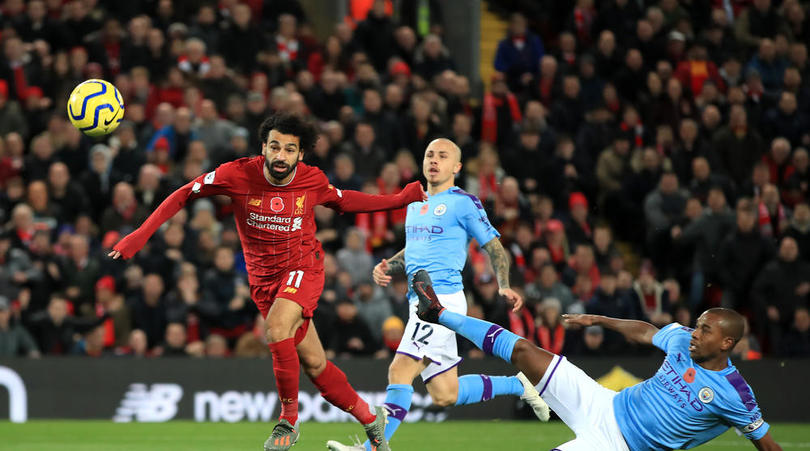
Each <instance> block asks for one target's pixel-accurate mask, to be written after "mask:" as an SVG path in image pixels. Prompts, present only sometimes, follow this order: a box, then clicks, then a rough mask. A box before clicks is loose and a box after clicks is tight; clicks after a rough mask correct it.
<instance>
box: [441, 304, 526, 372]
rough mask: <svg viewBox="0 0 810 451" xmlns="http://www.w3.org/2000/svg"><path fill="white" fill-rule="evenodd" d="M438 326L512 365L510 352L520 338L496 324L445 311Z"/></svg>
mask: <svg viewBox="0 0 810 451" xmlns="http://www.w3.org/2000/svg"><path fill="white" fill-rule="evenodd" d="M439 324H441V325H443V326H445V327H447V328H448V329H450V330H452V331H455V332H456V333H457V334H459V335H461V336H463V337H465V338H466V339H468V340H470V341H471V342H473V343H475V345H476V346H478V347H479V348H481V350H482V351H484V352H485V353H487V354H489V355H494V356H497V357H500V358H502V359H503V360H506V362H507V363H512V350H513V349H514V348H515V343H517V341H518V340H520V339H521V337H520V336H518V335H515V334H513V333H512V332H509V331H508V330H506V329H504V328H503V327H501V326H499V325H497V324H493V323H490V322H487V321H482V320H480V319H477V318H470V317H469V316H467V315H461V314H458V313H455V312H451V311H449V310H447V309H445V310H443V311H442V313H441V315H439Z"/></svg>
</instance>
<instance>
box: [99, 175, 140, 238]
mask: <svg viewBox="0 0 810 451" xmlns="http://www.w3.org/2000/svg"><path fill="white" fill-rule="evenodd" d="M147 216H149V212H148V211H147V210H146V209H145V208H144V207H143V206H142V205H140V204H138V200H137V199H136V198H135V190H134V189H133V188H132V185H130V184H129V183H126V182H119V183H116V184H115V188H114V189H113V195H112V204H111V205H110V206H109V207H107V209H106V210H105V211H104V213H103V214H102V216H101V230H102V232H107V231H110V230H116V231H119V232H122V233H124V232H127V231H129V230H133V229H134V228H135V227H136V226H137V225H138V224H141V223H142V222H143V221H144V220H145V219H146V217H147Z"/></svg>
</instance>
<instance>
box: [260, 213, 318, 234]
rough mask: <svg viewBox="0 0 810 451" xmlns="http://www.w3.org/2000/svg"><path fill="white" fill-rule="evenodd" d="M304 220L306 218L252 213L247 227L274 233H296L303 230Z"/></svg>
mask: <svg viewBox="0 0 810 451" xmlns="http://www.w3.org/2000/svg"><path fill="white" fill-rule="evenodd" d="M303 219H304V218H290V217H284V216H269V215H260V214H258V213H253V212H251V213H250V214H249V215H248V219H247V221H246V222H247V225H249V226H251V227H255V228H257V229H262V230H270V231H274V232H295V231H296V230H301V225H302V223H303Z"/></svg>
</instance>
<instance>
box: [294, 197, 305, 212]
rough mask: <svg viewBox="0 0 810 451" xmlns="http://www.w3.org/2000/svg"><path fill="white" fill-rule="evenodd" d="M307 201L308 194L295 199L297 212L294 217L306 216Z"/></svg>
mask: <svg viewBox="0 0 810 451" xmlns="http://www.w3.org/2000/svg"><path fill="white" fill-rule="evenodd" d="M306 200H307V195H306V194H304V195H303V196H298V197H297V198H295V211H294V212H293V214H294V215H296V216H300V215H303V214H304V202H306Z"/></svg>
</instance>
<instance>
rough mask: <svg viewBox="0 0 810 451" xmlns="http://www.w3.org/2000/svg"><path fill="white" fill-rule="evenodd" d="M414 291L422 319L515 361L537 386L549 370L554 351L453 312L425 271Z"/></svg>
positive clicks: (499, 328) (499, 355) (499, 327)
mask: <svg viewBox="0 0 810 451" xmlns="http://www.w3.org/2000/svg"><path fill="white" fill-rule="evenodd" d="M413 288H414V292H415V293H416V294H417V296H418V297H419V307H418V316H419V318H420V319H422V320H423V321H428V322H432V323H437V324H441V325H443V326H445V327H447V328H448V329H450V330H453V331H455V332H456V333H457V334H459V335H461V336H463V337H465V338H467V339H468V340H470V341H471V342H473V343H474V344H475V345H476V346H478V347H479V348H480V349H481V350H482V351H484V352H485V353H486V354H489V355H494V356H497V357H500V358H501V359H503V360H505V361H507V362H509V363H512V364H514V365H515V366H516V367H517V368H518V369H519V370H520V371H521V372H523V374H525V375H526V377H527V378H528V379H529V381H530V382H531V383H532V384H533V385H536V384H537V383H538V382H540V379H542V378H543V375H544V374H545V373H546V370H548V368H549V365H550V364H551V361H552V359H553V358H554V354H552V353H550V352H548V351H546V350H544V349H541V348H538V347H536V346H534V345H533V344H531V343H529V342H528V341H526V340H525V339H523V338H522V337H520V336H519V335H516V334H513V333H512V332H509V331H508V330H506V329H504V328H503V327H501V326H498V325H497V324H493V323H490V322H488V321H483V320H480V319H477V318H470V317H469V316H467V315H462V314H459V313H455V312H451V311H450V310H448V309H445V308H444V307H443V306H442V304H441V303H440V302H439V298H438V296H436V293H435V292H434V291H433V287H432V285H431V282H430V277H429V276H428V273H427V272H426V271H418V272H417V273H416V275H415V276H414V279H413Z"/></svg>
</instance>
